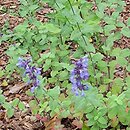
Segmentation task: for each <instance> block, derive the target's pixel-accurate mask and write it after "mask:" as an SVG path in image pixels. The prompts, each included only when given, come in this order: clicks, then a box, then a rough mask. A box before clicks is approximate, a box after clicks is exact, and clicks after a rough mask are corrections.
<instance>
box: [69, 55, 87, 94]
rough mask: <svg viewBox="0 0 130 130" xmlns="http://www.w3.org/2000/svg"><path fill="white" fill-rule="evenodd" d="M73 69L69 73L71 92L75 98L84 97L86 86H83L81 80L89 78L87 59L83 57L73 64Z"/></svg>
mask: <svg viewBox="0 0 130 130" xmlns="http://www.w3.org/2000/svg"><path fill="white" fill-rule="evenodd" d="M74 64H75V68H74V69H73V70H72V71H71V74H70V81H71V83H72V92H73V93H75V95H76V96H78V95H81V96H83V95H84V91H85V90H88V85H87V84H83V80H87V79H88V78H89V74H88V58H87V57H83V58H81V59H79V60H78V61H77V62H75V63H74Z"/></svg>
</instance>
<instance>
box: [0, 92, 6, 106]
mask: <svg viewBox="0 0 130 130" xmlns="http://www.w3.org/2000/svg"><path fill="white" fill-rule="evenodd" d="M4 102H5V97H4V95H2V94H1V95H0V104H1V103H4Z"/></svg>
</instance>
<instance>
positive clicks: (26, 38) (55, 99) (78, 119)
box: [0, 0, 130, 130]
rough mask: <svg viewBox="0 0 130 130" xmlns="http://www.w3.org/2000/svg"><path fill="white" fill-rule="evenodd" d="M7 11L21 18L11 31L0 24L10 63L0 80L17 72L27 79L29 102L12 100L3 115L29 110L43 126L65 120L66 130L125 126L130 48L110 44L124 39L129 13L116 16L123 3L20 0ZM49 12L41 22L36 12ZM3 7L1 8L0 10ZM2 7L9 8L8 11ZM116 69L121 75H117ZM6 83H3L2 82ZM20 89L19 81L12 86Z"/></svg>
mask: <svg viewBox="0 0 130 130" xmlns="http://www.w3.org/2000/svg"><path fill="white" fill-rule="evenodd" d="M19 2H20V4H19V8H18V10H17V11H16V12H13V11H12V12H11V13H12V14H13V15H14V16H19V17H21V18H23V22H22V23H20V24H19V25H17V26H16V27H15V28H14V29H13V30H9V29H8V23H5V25H4V26H3V27H2V28H1V32H0V33H1V36H0V37H1V38H0V41H1V44H2V43H3V42H7V43H8V44H9V47H8V49H7V50H6V54H7V55H8V57H9V61H8V64H7V66H6V67H5V69H2V70H1V72H0V76H1V77H6V78H8V79H9V80H10V81H11V80H13V78H12V75H13V74H14V73H17V74H19V75H20V76H21V80H22V81H23V82H24V83H26V87H27V91H26V92H25V93H26V95H27V96H29V97H31V100H30V101H29V103H28V105H26V104H24V103H23V102H22V101H21V100H20V99H19V98H14V99H13V100H11V101H7V98H6V96H4V94H3V90H2V89H1V90H0V104H1V106H2V107H3V109H6V114H7V117H8V118H12V117H13V116H14V114H15V111H16V110H19V111H21V112H23V113H24V112H26V111H27V110H28V109H30V110H31V114H32V115H34V116H35V117H36V119H37V120H39V122H41V123H42V125H43V126H44V129H46V130H52V129H54V130H61V129H65V128H64V126H63V125H62V124H60V123H59V124H57V122H56V120H55V122H54V123H53V125H52V124H51V125H49V124H48V123H47V122H48V121H49V120H50V119H56V118H57V119H61V120H63V119H66V118H68V119H70V120H73V123H74V124H75V127H74V128H72V129H82V130H103V129H106V130H107V129H111V130H117V129H122V128H124V129H126V130H129V129H130V48H129V47H128V48H124V49H121V48H119V47H115V44H116V42H117V41H118V40H120V39H122V38H123V37H124V36H125V37H127V38H130V18H128V19H127V21H125V22H124V21H122V20H121V12H122V11H123V9H124V6H125V2H124V1H122V0H104V1H103V0H93V1H86V0H39V1H37V0H19ZM43 6H44V7H47V8H49V9H50V11H49V13H47V14H46V15H45V17H46V19H47V21H46V22H41V21H39V20H38V19H37V17H36V13H37V12H38V11H40V10H41V9H42V8H43ZM2 11H6V10H2ZM7 11H8V10H7ZM117 68H121V69H122V70H123V75H122V77H121V76H117V75H116V74H117ZM5 82H6V81H5ZM17 87H19V86H17Z"/></svg>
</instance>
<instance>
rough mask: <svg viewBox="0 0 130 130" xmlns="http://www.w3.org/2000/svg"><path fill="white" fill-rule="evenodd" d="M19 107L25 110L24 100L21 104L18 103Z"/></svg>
mask: <svg viewBox="0 0 130 130" xmlns="http://www.w3.org/2000/svg"><path fill="white" fill-rule="evenodd" d="M18 108H19V109H20V110H21V111H22V110H25V105H24V103H23V102H21V101H20V102H19V104H18Z"/></svg>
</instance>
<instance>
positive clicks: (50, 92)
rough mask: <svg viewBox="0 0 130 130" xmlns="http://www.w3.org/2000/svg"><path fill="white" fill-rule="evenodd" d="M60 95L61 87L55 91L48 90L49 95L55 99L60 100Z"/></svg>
mask: <svg viewBox="0 0 130 130" xmlns="http://www.w3.org/2000/svg"><path fill="white" fill-rule="evenodd" d="M59 94H60V87H59V86H56V87H54V88H53V89H49V90H48V95H50V96H52V97H53V98H54V99H58V97H59Z"/></svg>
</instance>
